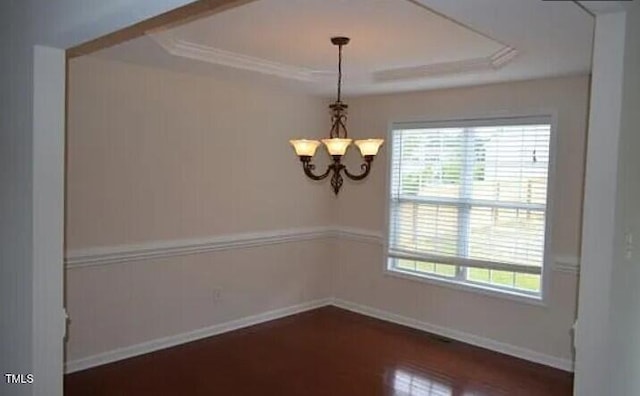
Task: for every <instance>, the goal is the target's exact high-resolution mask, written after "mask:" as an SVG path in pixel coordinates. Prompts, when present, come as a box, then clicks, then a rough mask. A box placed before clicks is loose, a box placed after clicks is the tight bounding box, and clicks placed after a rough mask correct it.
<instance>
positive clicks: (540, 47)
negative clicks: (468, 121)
mask: <svg viewBox="0 0 640 396" xmlns="http://www.w3.org/2000/svg"><path fill="white" fill-rule="evenodd" d="M593 25H594V23H593V20H592V18H591V17H590V16H589V15H588V14H586V13H585V12H584V10H582V9H581V8H580V7H578V6H577V5H575V4H574V3H573V2H550V1H534V0H509V1H505V0H455V1H453V0H254V1H252V2H248V3H246V4H243V5H240V6H238V7H235V8H231V9H229V10H226V11H224V12H221V13H217V14H214V15H209V16H205V17H203V18H201V19H197V20H194V21H190V22H186V23H184V24H181V25H178V26H174V27H172V28H168V29H165V30H160V31H154V32H149V33H148V34H147V36H146V37H141V38H138V39H135V40H132V41H130V42H127V43H123V44H121V45H118V46H116V47H113V48H109V49H106V50H103V51H100V52H99V53H97V54H96V55H97V56H100V57H105V58H109V59H116V60H121V61H127V62H133V63H138V64H145V65H149V66H152V67H161V68H168V69H174V70H178V71H182V72H190V73H196V74H211V75H214V76H218V77H221V78H240V79H242V80H252V81H263V82H270V83H275V84H284V85H286V86H289V87H294V88H299V89H302V90H304V91H306V92H309V93H314V94H321V95H332V94H333V93H334V91H335V76H336V63H337V49H336V47H334V46H333V45H332V44H331V42H330V38H331V37H332V36H348V37H350V38H351V42H350V43H349V45H347V46H346V47H345V49H344V63H343V70H344V72H345V79H344V85H343V89H344V92H345V93H347V94H367V93H382V92H398V91H407V90H419V89H432V88H443V87H454V86H462V85H477V84H483V83H491V82H499V81H509V80H522V79H531V78H541V77H551V76H560V75H570V74H584V73H588V72H589V70H590V59H591V37H592V31H593Z"/></svg>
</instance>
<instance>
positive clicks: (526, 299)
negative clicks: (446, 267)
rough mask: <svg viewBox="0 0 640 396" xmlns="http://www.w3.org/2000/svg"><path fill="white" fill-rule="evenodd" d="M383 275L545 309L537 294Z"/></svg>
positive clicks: (388, 271) (407, 274) (393, 272)
mask: <svg viewBox="0 0 640 396" xmlns="http://www.w3.org/2000/svg"><path fill="white" fill-rule="evenodd" d="M384 275H386V276H392V277H395V278H401V279H406V280H410V281H413V282H423V283H429V284H432V285H434V286H439V287H448V288H452V289H456V290H461V291H466V292H471V293H479V294H484V295H485V296H491V297H497V298H500V299H503V300H504V299H506V300H511V301H516V302H519V303H525V304H531V305H537V306H543V307H546V306H547V304H546V303H545V301H543V300H542V299H541V298H540V295H538V294H527V293H518V291H517V290H516V289H506V288H505V289H500V288H498V287H492V285H486V286H485V285H483V284H481V283H479V282H462V281H459V280H456V279H450V278H445V277H443V276H442V277H440V276H438V275H431V274H421V273H417V272H411V271H405V270H402V269H397V268H389V267H388V266H387V268H385V269H384Z"/></svg>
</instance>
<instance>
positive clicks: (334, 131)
mask: <svg viewBox="0 0 640 396" xmlns="http://www.w3.org/2000/svg"><path fill="white" fill-rule="evenodd" d="M331 43H333V45H336V46H338V98H337V99H336V101H335V102H334V103H332V104H330V105H329V109H330V111H331V124H332V126H331V130H330V131H329V138H328V139H322V143H321V142H320V141H318V140H307V139H298V140H290V141H289V142H290V143H291V145H292V146H293V148H294V150H295V151H296V155H298V157H299V158H300V161H301V162H302V169H303V170H304V174H305V175H307V176H308V177H309V178H310V179H312V180H323V179H325V178H327V177H328V176H329V174H331V187H332V188H333V192H334V193H335V194H336V195H338V192H340V188H341V187H342V184H343V183H344V180H343V178H342V173H344V174H345V175H346V176H347V177H348V178H349V179H351V180H362V179H364V178H365V177H367V176H368V175H369V172H370V171H371V162H373V159H374V158H375V156H376V154H378V150H379V149H380V146H381V145H382V143H383V142H384V139H364V140H356V141H355V142H354V143H355V145H356V146H357V147H358V148H359V149H360V154H361V155H362V157H363V158H364V163H363V164H362V165H361V166H360V173H357V174H353V173H351V172H349V171H348V170H347V168H346V166H345V165H343V164H342V157H343V156H344V154H345V153H346V152H347V149H348V148H349V146H350V145H351V142H352V139H349V138H348V134H347V127H346V122H347V114H346V113H347V108H348V106H347V104H346V103H342V100H341V91H342V47H343V46H345V45H347V44H348V43H349V38H348V37H332V38H331ZM320 144H324V145H325V147H326V148H327V151H328V152H329V155H331V158H332V159H333V162H332V163H331V164H329V165H328V166H327V169H326V171H325V172H324V173H321V174H315V173H314V172H313V171H314V170H315V165H314V164H312V163H311V158H312V157H313V156H314V154H315V153H316V150H317V149H318V146H320Z"/></svg>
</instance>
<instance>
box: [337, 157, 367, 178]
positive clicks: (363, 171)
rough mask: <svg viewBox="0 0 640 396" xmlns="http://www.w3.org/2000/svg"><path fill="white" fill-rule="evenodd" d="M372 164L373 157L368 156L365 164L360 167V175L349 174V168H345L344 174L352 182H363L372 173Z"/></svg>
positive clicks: (365, 158)
mask: <svg viewBox="0 0 640 396" xmlns="http://www.w3.org/2000/svg"><path fill="white" fill-rule="evenodd" d="M371 162H373V156H372V155H366V156H365V157H364V163H363V164H362V165H360V169H361V170H362V173H360V174H359V175H354V174H353V173H351V172H349V170H348V169H347V168H344V174H345V175H347V177H348V178H349V179H351V180H356V181H357V180H363V179H364V178H365V177H367V176H368V175H369V172H371Z"/></svg>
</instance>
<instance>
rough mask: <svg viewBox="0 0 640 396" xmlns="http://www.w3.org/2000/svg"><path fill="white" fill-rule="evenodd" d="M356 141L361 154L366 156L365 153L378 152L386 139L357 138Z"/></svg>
mask: <svg viewBox="0 0 640 396" xmlns="http://www.w3.org/2000/svg"><path fill="white" fill-rule="evenodd" d="M354 143H355V144H356V146H358V148H359V149H360V154H362V156H363V157H364V156H365V155H376V154H378V150H380V146H382V143H384V139H364V140H356V141H355V142H354Z"/></svg>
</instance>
